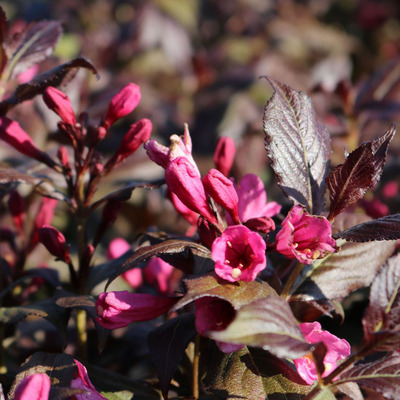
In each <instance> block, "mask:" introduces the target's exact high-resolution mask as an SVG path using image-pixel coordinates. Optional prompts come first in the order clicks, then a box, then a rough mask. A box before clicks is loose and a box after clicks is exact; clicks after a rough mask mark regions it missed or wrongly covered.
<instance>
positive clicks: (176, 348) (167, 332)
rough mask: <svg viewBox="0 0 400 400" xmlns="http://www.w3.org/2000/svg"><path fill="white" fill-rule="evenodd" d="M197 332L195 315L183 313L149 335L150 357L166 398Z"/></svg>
mask: <svg viewBox="0 0 400 400" xmlns="http://www.w3.org/2000/svg"><path fill="white" fill-rule="evenodd" d="M195 334H196V327H195V324H194V315H193V314H182V315H179V316H178V317H176V318H174V319H171V320H169V321H167V322H166V323H164V324H163V325H160V326H159V327H158V328H156V329H155V330H153V331H152V332H150V334H149V336H148V343H149V350H150V357H151V360H152V362H153V364H154V365H155V367H156V370H157V375H158V379H159V381H160V386H161V392H162V393H163V396H164V398H165V399H167V398H168V389H169V385H170V382H171V379H172V377H173V375H174V373H175V371H176V369H177V367H178V365H179V363H180V361H181V359H182V357H183V355H184V353H185V350H186V347H187V346H188V344H189V343H190V341H191V340H192V338H193V336H194V335H195Z"/></svg>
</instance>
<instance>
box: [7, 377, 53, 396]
mask: <svg viewBox="0 0 400 400" xmlns="http://www.w3.org/2000/svg"><path fill="white" fill-rule="evenodd" d="M50 386H51V383H50V378H49V377H48V376H47V375H46V374H39V373H36V374H32V375H28V376H26V377H25V378H24V379H23V380H22V381H21V383H20V384H19V385H18V386H17V388H16V389H15V395H14V400H47V399H48V398H49V393H50Z"/></svg>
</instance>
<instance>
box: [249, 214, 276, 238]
mask: <svg viewBox="0 0 400 400" xmlns="http://www.w3.org/2000/svg"><path fill="white" fill-rule="evenodd" d="M243 225H245V226H247V227H248V228H249V229H250V230H251V231H255V232H258V233H264V234H268V233H269V232H271V231H274V230H275V222H274V220H273V219H272V218H270V217H258V218H250V219H248V220H247V221H246V222H244V223H243Z"/></svg>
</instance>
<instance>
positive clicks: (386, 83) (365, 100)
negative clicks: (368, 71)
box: [354, 58, 400, 114]
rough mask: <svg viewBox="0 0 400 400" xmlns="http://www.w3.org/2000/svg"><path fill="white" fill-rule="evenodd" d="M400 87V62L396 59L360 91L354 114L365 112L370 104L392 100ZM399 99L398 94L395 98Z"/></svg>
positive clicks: (371, 78) (355, 102)
mask: <svg viewBox="0 0 400 400" xmlns="http://www.w3.org/2000/svg"><path fill="white" fill-rule="evenodd" d="M399 86H400V60H399V58H395V59H393V60H391V61H389V62H388V63H387V64H386V65H384V66H383V67H382V68H380V69H379V70H378V71H376V72H375V73H374V74H373V75H372V76H371V77H370V78H369V79H367V80H366V81H365V82H364V83H363V84H362V85H361V86H360V89H359V90H358V93H357V95H356V98H355V101H354V113H355V114H359V113H361V112H363V111H364V110H365V109H366V108H368V106H369V105H370V103H372V102H380V101H383V100H386V101H387V100H388V99H389V98H391V95H392V93H393V92H395V93H396V92H397V90H398V88H399ZM393 97H394V98H396V97H397V98H398V96H396V94H395V95H394V96H393Z"/></svg>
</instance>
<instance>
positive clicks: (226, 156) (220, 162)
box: [213, 137, 236, 176]
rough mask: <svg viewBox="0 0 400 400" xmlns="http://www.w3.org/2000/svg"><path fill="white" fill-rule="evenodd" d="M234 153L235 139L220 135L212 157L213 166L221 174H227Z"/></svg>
mask: <svg viewBox="0 0 400 400" xmlns="http://www.w3.org/2000/svg"><path fill="white" fill-rule="evenodd" d="M235 154H236V146H235V141H234V140H233V139H232V138H230V137H221V138H220V139H219V140H218V144H217V147H216V148H215V152H214V157H213V160H214V164H215V168H217V170H218V171H220V172H221V173H222V174H223V175H225V176H229V171H230V170H231V168H232V165H233V160H234V159H235Z"/></svg>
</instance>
